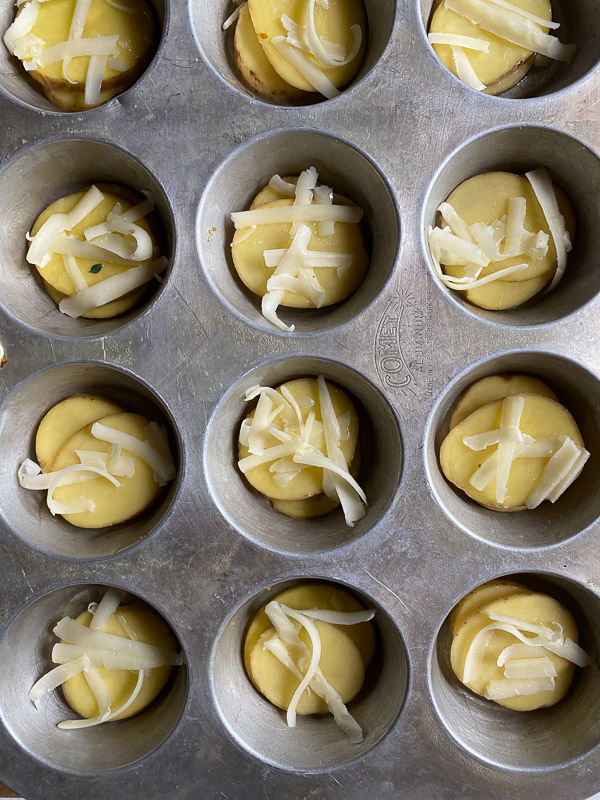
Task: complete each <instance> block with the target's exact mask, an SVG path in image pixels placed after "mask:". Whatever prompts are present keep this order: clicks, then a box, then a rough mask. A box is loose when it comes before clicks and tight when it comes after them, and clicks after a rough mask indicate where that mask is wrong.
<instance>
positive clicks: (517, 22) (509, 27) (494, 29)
mask: <svg viewBox="0 0 600 800" xmlns="http://www.w3.org/2000/svg"><path fill="white" fill-rule="evenodd" d="M444 7H445V8H447V9H449V10H450V11H454V12H455V13H456V14H458V15H459V16H461V17H464V18H465V19H468V20H469V21H470V22H471V23H473V24H474V25H476V26H478V27H479V28H480V29H481V30H483V31H486V32H488V33H491V34H493V35H495V36H497V37H499V38H500V39H503V40H504V41H506V42H510V43H512V44H515V45H517V46H519V47H522V48H524V49H525V50H530V51H531V52H533V53H537V54H539V55H542V56H545V57H546V58H549V59H554V60H557V61H564V62H569V61H571V60H572V59H573V56H574V55H575V46H574V45H564V44H562V43H561V42H560V41H559V40H558V38H557V37H556V36H552V35H550V34H548V33H546V31H547V30H548V29H551V30H556V29H557V28H559V27H560V25H559V23H557V22H552V21H551V20H546V19H543V18H541V17H537V16H535V15H534V14H531V13H530V12H529V11H527V10H525V9H523V8H520V7H519V6H517V5H514V4H513V3H510V2H508V0H444ZM429 41H430V42H431V44H439V45H448V46H449V47H450V48H451V50H452V56H453V58H454V64H455V66H456V73H457V75H458V77H459V78H460V80H461V81H462V82H463V83H465V84H466V85H467V86H470V87H471V88H472V89H476V90H477V91H480V92H482V91H484V90H485V89H487V88H488V87H487V86H486V84H485V83H483V82H482V81H481V80H480V79H479V78H478V76H477V74H476V72H475V70H474V68H473V65H472V64H471V61H470V60H469V56H468V51H480V52H484V53H487V52H489V42H488V41H486V40H485V39H478V38H477V37H471V36H461V35H458V34H452V33H430V34H429Z"/></svg>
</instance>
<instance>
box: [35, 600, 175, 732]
mask: <svg viewBox="0 0 600 800" xmlns="http://www.w3.org/2000/svg"><path fill="white" fill-rule="evenodd" d="M120 600H121V596H120V594H119V592H117V591H116V590H115V589H109V590H108V591H107V592H106V594H105V595H104V597H103V598H102V600H101V601H100V602H99V603H97V604H95V603H92V604H90V606H89V607H88V611H90V612H91V613H92V614H93V619H92V621H91V622H90V625H89V627H86V626H85V625H82V624H81V623H79V622H77V621H76V620H74V619H71V618H70V617H63V619H61V620H59V622H57V624H56V626H55V627H54V629H53V633H54V634H55V635H56V636H57V637H58V638H59V639H61V640H62V642H61V643H60V644H55V645H54V647H53V649H52V661H53V662H54V663H55V664H58V666H57V667H55V668H54V669H52V670H50V672H47V673H46V674H45V675H44V676H43V677H41V678H40V679H39V680H38V681H37V682H36V683H35V684H34V685H33V686H32V688H31V689H30V691H29V694H28V698H29V700H31V702H32V703H33V704H34V705H35V707H36V708H37V709H38V710H39V709H40V708H41V699H42V697H43V696H44V695H45V694H47V693H49V692H52V691H54V689H56V688H57V687H58V686H61V685H62V684H63V683H65V682H66V681H68V680H70V679H71V678H73V677H74V676H75V675H79V674H80V673H83V675H84V677H85V680H86V682H87V684H88V686H89V687H90V689H91V691H92V693H93V695H94V698H95V700H96V702H97V704H98V709H99V714H98V716H96V717H91V718H89V719H69V720H64V721H62V722H59V723H58V727H59V728H62V729H65V730H74V729H77V728H91V727H94V726H96V725H100V724H102V723H104V722H110V721H111V720H113V719H115V718H116V717H118V716H120V715H121V714H123V713H124V712H125V711H127V709H128V708H130V707H131V705H132V704H133V702H134V701H135V700H136V698H137V697H138V695H139V693H140V691H141V689H142V686H143V683H144V679H145V678H146V677H147V674H148V671H149V670H152V669H156V668H157V667H164V666H181V665H182V664H183V663H184V661H183V656H182V654H181V653H175V652H173V651H171V650H165V649H163V648H161V647H156V646H154V645H151V644H146V643H144V642H140V641H138V640H137V637H136V635H135V632H134V631H132V630H131V628H130V626H129V625H128V624H127V622H126V620H125V619H124V618H123V617H119V616H117V619H118V620H119V623H120V625H121V627H122V628H123V630H124V632H125V633H126V634H127V638H124V637H121V636H115V635H114V634H110V633H106V632H105V631H104V628H105V626H106V623H107V622H108V621H109V619H111V617H113V616H114V615H115V614H117V611H118V608H119V605H120ZM98 667H102V668H103V669H106V670H114V669H116V670H130V671H132V672H137V673H138V680H137V682H136V685H135V687H134V689H133V691H132V693H131V695H130V696H129V698H128V699H127V700H126V702H125V703H124V704H123V705H122V706H120V708H116V709H114V710H113V709H112V708H111V699H110V693H109V690H108V687H107V685H106V683H105V682H104V680H103V679H102V676H101V673H100V672H99V669H98Z"/></svg>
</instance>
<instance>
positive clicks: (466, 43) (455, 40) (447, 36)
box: [427, 33, 490, 53]
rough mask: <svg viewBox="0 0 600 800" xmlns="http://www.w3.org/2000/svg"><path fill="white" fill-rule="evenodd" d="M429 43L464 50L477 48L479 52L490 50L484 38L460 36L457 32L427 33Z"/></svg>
mask: <svg viewBox="0 0 600 800" xmlns="http://www.w3.org/2000/svg"><path fill="white" fill-rule="evenodd" d="M427 38H428V39H429V42H430V44H445V45H448V46H449V47H462V48H464V49H466V50H477V51H478V52H480V53H489V52H490V43H489V42H488V41H487V40H486V39H476V38H475V37H474V36H462V35H461V34H459V33H429V34H427Z"/></svg>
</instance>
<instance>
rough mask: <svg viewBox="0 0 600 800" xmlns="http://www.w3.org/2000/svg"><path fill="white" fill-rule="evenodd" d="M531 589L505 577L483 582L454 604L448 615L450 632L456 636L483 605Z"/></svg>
mask: <svg viewBox="0 0 600 800" xmlns="http://www.w3.org/2000/svg"><path fill="white" fill-rule="evenodd" d="M528 591H529V590H528V589H527V588H526V587H525V586H523V584H522V583H517V582H516V581H509V580H506V579H504V578H497V579H496V580H493V581H488V582H487V583H483V584H482V585H481V586H477V587H476V588H475V589H472V590H471V591H470V592H469V593H468V594H466V595H465V596H464V597H463V598H462V600H459V602H458V603H457V604H456V605H455V606H454V608H453V609H452V611H451V612H450V614H449V616H448V625H449V626H450V633H451V634H452V635H453V636H454V634H455V633H456V631H457V630H458V629H459V628H460V627H461V626H462V624H463V623H464V622H466V621H467V619H468V618H469V617H470V616H472V615H473V614H476V613H477V612H478V611H479V610H480V609H481V608H482V607H483V606H485V605H487V604H488V603H491V602H492V601H494V600H500V599H501V598H502V597H510V596H511V595H513V594H520V593H521V592H528Z"/></svg>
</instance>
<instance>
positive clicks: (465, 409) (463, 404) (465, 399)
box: [450, 374, 556, 428]
mask: <svg viewBox="0 0 600 800" xmlns="http://www.w3.org/2000/svg"><path fill="white" fill-rule="evenodd" d="M523 393H526V394H541V395H542V396H543V397H551V398H552V399H553V400H556V395H555V394H554V392H553V391H552V389H551V388H550V387H549V386H547V385H546V384H545V383H544V382H543V381H541V380H540V379H539V378H534V377H533V376H532V375H511V374H502V375H488V376H487V377H485V378H480V380H478V381H475V383H472V384H471V385H470V386H469V388H468V389H465V391H464V392H463V393H462V394H461V396H460V397H459V399H458V403H457V404H456V408H455V409H454V412H453V413H452V417H451V418H450V427H451V428H454V426H455V425H458V423H459V422H462V421H463V419H466V418H467V417H468V416H469V415H470V414H472V413H473V411H477V409H478V408H481V407H482V406H485V405H487V404H488V403H493V402H494V400H501V399H502V398H504V397H511V396H513V395H517V394H523Z"/></svg>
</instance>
